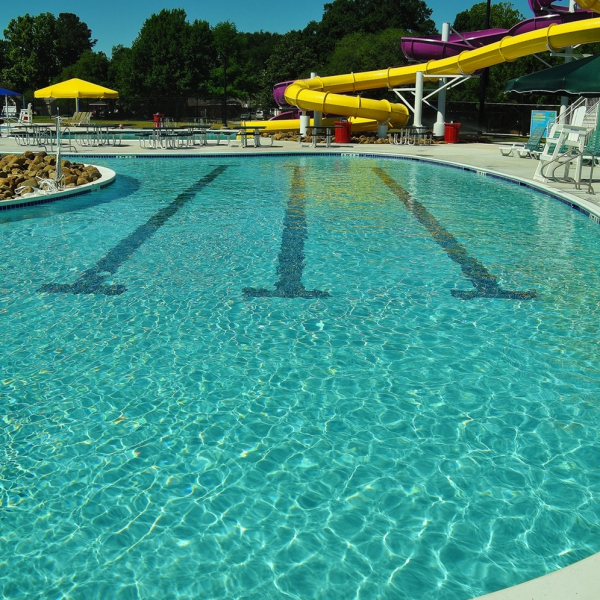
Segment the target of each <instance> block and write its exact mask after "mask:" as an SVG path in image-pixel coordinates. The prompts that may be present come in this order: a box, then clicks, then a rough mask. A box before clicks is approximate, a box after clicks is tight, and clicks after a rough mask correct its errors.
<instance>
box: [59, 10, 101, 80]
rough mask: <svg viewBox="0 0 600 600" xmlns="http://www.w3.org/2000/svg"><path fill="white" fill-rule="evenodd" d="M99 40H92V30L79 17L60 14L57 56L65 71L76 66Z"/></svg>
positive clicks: (71, 14)
mask: <svg viewBox="0 0 600 600" xmlns="http://www.w3.org/2000/svg"><path fill="white" fill-rule="evenodd" d="M97 41H98V40H92V31H91V29H90V28H89V27H88V26H87V25H86V24H85V23H83V22H82V21H80V20H79V17H78V16H77V15H74V14H73V13H60V14H59V15H58V18H57V19H56V54H57V58H58V63H59V65H60V66H61V67H62V68H63V69H64V68H66V67H69V66H71V65H74V64H75V63H76V62H77V61H78V60H79V59H80V58H81V56H82V55H83V53H84V52H89V51H90V50H91V49H92V48H93V47H94V46H95V45H96V42H97Z"/></svg>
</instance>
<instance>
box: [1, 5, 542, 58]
mask: <svg viewBox="0 0 600 600" xmlns="http://www.w3.org/2000/svg"><path fill="white" fill-rule="evenodd" d="M477 1H478V0H455V1H448V0H446V1H444V0H426V3H427V5H428V6H429V8H431V9H433V15H432V18H433V20H434V21H435V23H436V24H437V26H438V28H439V27H441V24H442V23H443V22H444V21H449V22H452V21H453V20H454V17H455V16H456V14H457V13H459V12H461V11H463V10H465V9H467V8H470V7H471V6H472V5H473V4H475V3H476V2H477ZM323 5H324V2H323V0H302V1H301V2H290V1H288V2H282V0H253V1H248V0H244V1H242V0H221V1H220V2H219V1H215V0H177V1H174V2H170V1H167V0H145V1H143V2H140V1H139V0H100V1H97V2H89V1H88V2H79V3H77V2H73V0H71V1H70V2H68V1H65V0H53V1H52V2H50V3H49V2H48V1H47V0H28V1H27V2H25V3H23V4H21V3H20V2H6V3H4V5H3V7H2V14H1V17H0V26H1V27H2V31H4V29H5V28H6V26H7V24H8V22H9V21H10V20H11V19H14V18H15V17H18V16H21V15H23V14H25V13H26V12H28V13H29V14H31V15H37V14H39V13H42V12H47V11H51V12H53V13H54V14H56V15H58V13H61V12H72V13H75V14H76V15H78V16H79V18H80V19H81V20H82V21H84V22H85V23H87V25H88V27H90V29H91V30H92V35H93V37H94V38H96V39H97V40H98V43H97V44H96V46H95V50H101V51H103V52H105V53H106V54H107V55H108V56H109V57H110V54H111V49H112V47H113V46H115V45H117V44H122V45H124V46H130V45H131V43H132V42H133V40H134V39H135V37H136V36H137V34H138V32H139V30H140V29H141V27H142V25H143V23H144V21H145V20H146V19H147V18H148V17H149V16H150V15H151V14H152V13H157V12H160V10H161V9H163V8H183V9H184V10H185V11H186V13H187V15H188V19H189V20H193V19H203V20H205V21H208V22H209V23H210V24H211V25H216V24H217V23H219V22H220V21H227V20H229V21H232V22H233V23H235V25H236V27H237V28H238V30H239V31H259V30H261V29H262V30H264V31H272V32H277V33H285V32H286V31H290V30H291V29H302V28H303V27H304V26H305V25H306V24H307V23H308V22H309V21H313V20H314V21H319V20H321V17H322V16H323ZM513 5H514V6H515V8H517V9H518V10H520V11H521V12H522V13H523V14H524V15H525V16H527V17H528V16H531V13H530V10H529V8H528V6H527V0H514V1H513Z"/></svg>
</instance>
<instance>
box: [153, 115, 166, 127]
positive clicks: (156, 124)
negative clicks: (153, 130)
mask: <svg viewBox="0 0 600 600" xmlns="http://www.w3.org/2000/svg"><path fill="white" fill-rule="evenodd" d="M164 118H165V115H163V114H161V113H156V114H155V115H154V127H161V126H162V124H163V119H164Z"/></svg>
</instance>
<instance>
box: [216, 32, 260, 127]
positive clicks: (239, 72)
mask: <svg viewBox="0 0 600 600" xmlns="http://www.w3.org/2000/svg"><path fill="white" fill-rule="evenodd" d="M213 36H214V40H215V53H216V58H217V60H216V63H215V67H214V68H213V70H212V73H211V82H210V87H211V90H212V92H213V93H214V94H215V95H218V96H220V97H221V103H222V114H221V120H222V121H223V123H226V122H227V98H231V97H233V98H247V97H248V96H249V94H250V91H251V90H252V89H253V87H256V84H255V79H254V75H253V73H251V72H248V71H247V70H246V68H245V64H244V54H245V50H246V49H245V42H246V38H245V37H244V36H242V35H240V34H239V33H238V31H237V28H236V26H235V25H234V24H233V23H231V22H230V21H224V22H222V23H218V24H217V25H216V26H215V27H214V28H213Z"/></svg>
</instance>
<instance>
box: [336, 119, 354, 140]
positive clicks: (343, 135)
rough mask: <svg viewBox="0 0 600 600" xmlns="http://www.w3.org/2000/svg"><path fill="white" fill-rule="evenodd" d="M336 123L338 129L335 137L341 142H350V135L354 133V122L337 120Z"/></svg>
mask: <svg viewBox="0 0 600 600" xmlns="http://www.w3.org/2000/svg"><path fill="white" fill-rule="evenodd" d="M335 125H336V126H337V127H338V129H336V130H335V134H334V137H333V139H334V140H335V141H336V143H339V144H348V143H350V136H351V134H352V123H350V121H336V122H335Z"/></svg>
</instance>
